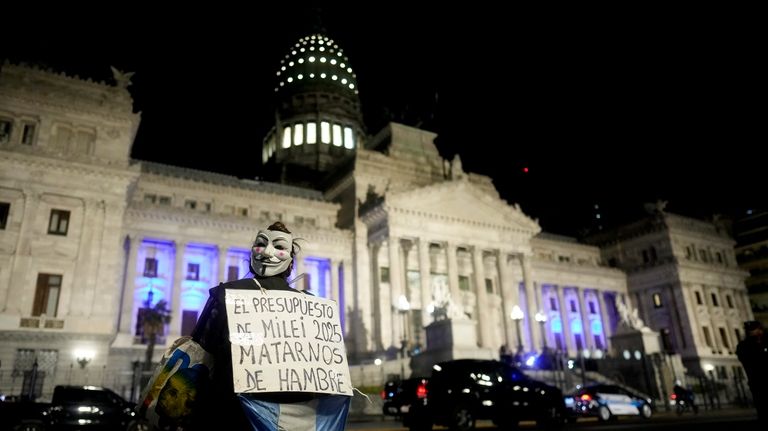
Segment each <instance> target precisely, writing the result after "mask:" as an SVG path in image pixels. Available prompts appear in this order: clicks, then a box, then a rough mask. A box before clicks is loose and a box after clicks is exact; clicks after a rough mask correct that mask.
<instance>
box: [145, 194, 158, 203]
mask: <svg viewBox="0 0 768 431" xmlns="http://www.w3.org/2000/svg"><path fill="white" fill-rule="evenodd" d="M144 203H145V204H154V203H157V195H153V194H149V193H147V194H145V195H144Z"/></svg>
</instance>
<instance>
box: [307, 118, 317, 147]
mask: <svg viewBox="0 0 768 431" xmlns="http://www.w3.org/2000/svg"><path fill="white" fill-rule="evenodd" d="M316 143H317V123H307V144H316Z"/></svg>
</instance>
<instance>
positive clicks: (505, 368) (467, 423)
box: [400, 359, 565, 431]
mask: <svg viewBox="0 0 768 431" xmlns="http://www.w3.org/2000/svg"><path fill="white" fill-rule="evenodd" d="M418 387H420V386H417V388H418ZM421 390H422V393H420V394H414V396H413V397H412V398H411V399H412V400H413V403H412V404H411V405H410V406H404V407H401V408H400V411H401V414H402V417H403V425H405V426H406V427H408V428H410V429H411V430H412V431H415V430H428V429H432V425H434V424H437V425H445V426H448V427H449V428H451V429H455V430H471V429H473V428H474V427H475V422H476V420H478V419H491V420H493V422H494V423H495V424H496V425H497V426H499V427H501V428H504V429H510V428H514V427H515V426H516V425H517V423H518V422H520V421H521V420H535V421H536V422H537V424H538V425H539V426H544V427H547V428H559V427H560V426H562V424H563V421H564V418H565V404H564V401H563V393H562V392H561V391H560V389H557V388H555V387H553V386H550V385H547V384H546V383H543V382H539V381H537V380H533V379H531V378H529V377H528V376H526V375H525V374H523V372H522V371H520V370H519V369H517V368H515V367H513V366H511V365H509V364H505V363H503V362H499V361H491V360H477V359H459V360H454V361H448V362H441V363H439V364H436V365H435V366H434V367H433V370H432V377H430V378H429V380H428V381H427V382H426V387H422V389H421Z"/></svg>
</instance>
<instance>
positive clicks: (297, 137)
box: [293, 124, 304, 145]
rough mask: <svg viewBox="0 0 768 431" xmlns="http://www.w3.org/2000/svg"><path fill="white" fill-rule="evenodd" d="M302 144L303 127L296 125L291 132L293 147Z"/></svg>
mask: <svg viewBox="0 0 768 431" xmlns="http://www.w3.org/2000/svg"><path fill="white" fill-rule="evenodd" d="M303 143H304V125H303V124H297V125H295V126H294V130H293V145H301V144H303Z"/></svg>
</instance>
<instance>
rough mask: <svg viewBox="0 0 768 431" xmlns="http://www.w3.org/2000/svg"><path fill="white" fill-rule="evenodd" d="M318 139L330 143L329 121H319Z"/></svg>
mask: <svg viewBox="0 0 768 431" xmlns="http://www.w3.org/2000/svg"><path fill="white" fill-rule="evenodd" d="M320 141H321V142H322V143H324V144H330V143H331V123H329V122H327V121H321V122H320Z"/></svg>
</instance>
